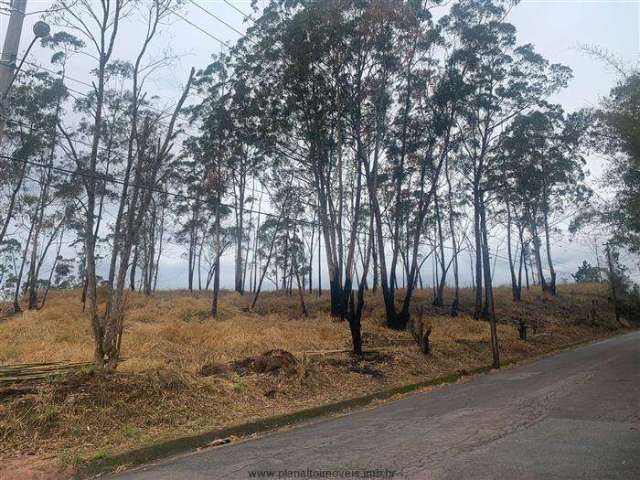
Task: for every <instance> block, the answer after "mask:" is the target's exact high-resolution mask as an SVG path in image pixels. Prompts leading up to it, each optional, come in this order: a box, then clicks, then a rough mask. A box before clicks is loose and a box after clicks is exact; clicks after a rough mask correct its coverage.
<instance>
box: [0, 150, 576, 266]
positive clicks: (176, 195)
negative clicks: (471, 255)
mask: <svg viewBox="0 0 640 480" xmlns="http://www.w3.org/2000/svg"><path fill="white" fill-rule="evenodd" d="M0 158H4V159H7V160H10V161H14V162H21V163H26V164H28V165H32V166H36V167H41V168H50V169H52V170H55V171H57V172H60V173H64V174H67V175H72V176H74V175H79V176H82V177H85V178H93V179H96V180H100V181H103V182H108V183H113V184H118V185H125V183H126V182H125V181H124V180H121V179H118V178H115V177H112V176H107V175H99V174H93V173H90V172H82V171H78V170H70V169H67V168H63V167H56V166H54V165H51V164H45V163H40V162H34V161H31V160H26V159H19V158H15V157H11V156H8V155H1V154H0ZM293 178H295V177H293ZM293 178H292V179H293ZM128 185H129V186H131V187H134V186H135V187H137V188H140V189H142V190H147V191H151V192H154V193H159V194H162V195H168V196H171V197H174V198H178V199H182V200H189V201H193V202H195V203H196V204H197V205H198V204H199V205H206V204H208V203H209V202H206V201H204V200H202V199H200V198H197V197H193V196H190V195H183V194H181V193H174V192H169V191H168V190H164V189H161V188H158V187H151V186H148V185H144V184H140V183H135V182H129V183H128ZM220 205H221V206H223V207H226V208H229V209H232V210H236V211H237V210H238V209H239V208H240V209H242V210H243V211H244V212H248V213H252V214H257V215H258V216H259V215H264V216H266V217H270V218H276V219H278V220H279V221H283V220H287V221H290V222H292V223H297V224H304V225H306V226H311V227H321V226H322V224H321V223H318V222H312V221H309V220H303V219H298V218H291V217H285V216H282V215H276V214H274V213H268V212H264V211H261V210H255V209H252V208H247V207H244V206H241V207H237V206H236V205H232V204H227V203H222V202H220ZM338 230H340V231H341V232H342V233H351V232H350V230H348V229H346V228H340V229H338ZM358 234H359V235H364V236H371V233H370V232H368V231H361V232H358ZM383 238H384V239H385V240H394V238H393V237H389V236H383ZM420 245H423V246H428V247H431V248H436V247H439V245H438V244H434V243H430V242H420ZM442 247H443V248H446V249H447V250H453V247H451V246H449V245H443V246H442ZM472 249H473V250H474V251H475V249H474V248H473V247H472ZM461 251H462V250H461V249H459V250H458V253H460V252H461ZM488 253H489V256H490V257H494V258H497V259H500V260H504V261H506V262H509V259H508V258H507V257H504V256H502V255H498V254H497V253H492V252H488ZM559 263H560V264H561V265H562V264H563V263H562V262H559ZM556 271H557V272H558V273H565V274H567V273H570V272H566V271H562V270H556Z"/></svg>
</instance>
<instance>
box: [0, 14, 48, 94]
mask: <svg viewBox="0 0 640 480" xmlns="http://www.w3.org/2000/svg"><path fill="white" fill-rule="evenodd" d="M49 33H51V27H49V24H48V23H47V22H43V21H37V22H36V23H35V24H34V25H33V40H31V43H30V44H29V46H28V47H27V50H26V51H25V52H24V56H23V57H22V60H20V65H18V67H17V68H16V69H15V71H14V72H13V76H12V77H11V80H10V81H9V85H7V88H6V89H5V91H4V93H3V94H2V102H3V103H4V100H5V99H6V98H7V95H9V92H10V91H11V87H12V86H13V82H14V81H15V79H16V77H17V76H18V73H20V69H21V68H22V65H24V61H25V60H26V59H27V57H28V56H29V52H31V49H32V48H33V45H34V44H35V43H36V42H37V41H38V39H39V38H47V37H48V36H49Z"/></svg>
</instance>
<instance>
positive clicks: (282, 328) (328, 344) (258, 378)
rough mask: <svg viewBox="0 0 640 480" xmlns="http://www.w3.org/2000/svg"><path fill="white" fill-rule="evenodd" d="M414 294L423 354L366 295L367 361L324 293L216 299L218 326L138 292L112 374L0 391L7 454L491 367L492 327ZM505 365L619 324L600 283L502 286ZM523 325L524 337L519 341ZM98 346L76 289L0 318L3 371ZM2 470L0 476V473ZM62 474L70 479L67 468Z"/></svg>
mask: <svg viewBox="0 0 640 480" xmlns="http://www.w3.org/2000/svg"><path fill="white" fill-rule="evenodd" d="M431 295H432V293H431V291H429V290H425V291H420V292H419V293H418V298H417V301H416V306H417V308H419V306H420V304H423V305H424V308H425V321H426V322H428V323H430V325H431V327H432V332H433V333H432V335H431V345H432V353H431V354H430V355H428V356H424V355H423V354H422V353H421V352H420V350H419V348H418V347H417V345H416V344H415V342H414V341H413V339H412V337H411V335H410V334H409V333H408V332H395V331H392V330H389V329H387V328H385V326H384V324H383V320H384V318H383V317H384V309H383V306H382V301H381V298H379V297H378V296H377V295H374V294H372V293H369V294H368V296H367V307H366V312H365V318H364V320H363V337H364V349H365V351H366V352H367V353H366V355H365V356H364V357H363V358H354V357H352V356H351V355H350V354H349V353H348V350H349V347H350V335H349V329H348V327H347V325H346V324H345V323H343V322H338V321H335V320H334V319H332V318H331V316H330V315H329V313H328V310H329V305H328V298H326V295H325V296H323V297H322V298H319V299H318V298H317V297H316V296H315V295H311V294H309V295H308V297H307V304H308V308H309V311H310V316H309V318H304V317H302V316H301V315H300V313H299V308H298V303H297V297H296V296H295V295H294V296H288V295H286V294H282V293H266V294H265V295H264V297H262V298H261V300H260V302H259V304H258V307H257V308H256V310H255V311H253V312H250V311H249V309H248V308H247V307H248V305H249V303H250V299H249V298H246V297H241V296H239V295H237V294H233V293H225V294H223V295H222V298H221V315H220V319H219V320H213V319H211V318H209V316H208V311H209V298H208V295H207V294H206V293H200V294H196V293H188V292H162V293H159V294H158V295H156V296H155V297H152V298H147V297H145V296H143V295H141V294H138V293H131V294H130V295H129V297H128V300H127V317H126V326H125V335H124V339H123V357H124V359H123V361H122V363H121V365H120V366H119V368H118V371H117V373H115V374H112V375H108V376H107V375H102V374H96V373H94V372H93V371H92V369H91V368H90V367H82V368H80V369H78V370H77V373H73V374H70V375H65V376H64V377H60V378H53V379H50V380H47V381H39V382H31V383H28V382H27V383H26V384H25V383H21V384H19V385H17V384H16V385H9V384H8V383H5V384H4V386H3V384H2V383H0V456H2V457H5V458H9V457H11V458H16V457H19V456H22V455H27V454H35V455H36V456H38V457H39V458H42V457H43V456H52V455H53V456H54V457H55V459H57V461H61V462H62V463H64V464H66V465H69V464H71V465H73V464H76V463H78V462H83V461H85V460H87V459H90V458H94V457H96V456H100V455H105V454H112V453H115V452H120V451H124V450H127V449H130V448H133V447H139V446H141V445H146V444H152V443H154V442H157V441H159V440H165V439H170V438H177V437H180V436H184V435H192V434H195V433H198V432H204V431H208V430H212V429H216V428H219V427H223V426H230V425H235V424H240V423H243V422H247V421H252V420H257V419H260V418H265V417H269V416H273V415H277V414H283V413H290V412H294V411H297V410H301V409H304V408H307V407H311V406H318V405H322V404H326V403H330V402H334V401H339V400H344V399H348V398H353V397H358V396H362V395H365V394H368V393H372V392H376V391H380V390H385V389H388V388H391V387H395V386H400V385H405V384H410V383H416V382H420V381H424V380H427V379H430V378H438V377H442V376H445V375H448V374H451V373H458V372H461V371H469V370H471V369H474V368H478V367H482V366H486V365H489V364H490V363H491V362H490V360H491V352H490V345H489V324H488V323H487V322H484V321H475V320H473V319H472V318H471V317H470V316H469V311H468V310H465V309H470V308H471V305H472V292H471V291H467V290H465V291H463V293H462V304H463V311H462V312H461V314H460V315H459V316H458V317H456V318H451V317H450V316H449V315H448V309H447V308H442V309H436V308H435V307H431V306H430V298H431ZM496 298H497V301H496V306H497V312H496V313H497V316H498V318H499V320H500V322H501V324H500V325H499V339H500V349H501V354H502V359H503V361H515V360H519V359H524V358H527V357H532V356H536V355H540V354H544V353H547V352H550V351H553V350H556V349H559V348H562V347H563V346H567V345H570V344H574V343H576V342H581V341H588V340H591V339H596V338H600V337H603V336H606V335H610V334H613V333H615V332H616V331H618V330H619V329H620V328H621V327H620V326H619V325H617V324H616V323H615V319H614V315H613V310H612V306H611V305H610V303H609V302H608V301H607V289H606V285H600V284H598V285H564V286H561V288H560V292H559V296H558V297H555V298H553V297H549V296H547V295H543V294H542V293H540V292H539V291H538V290H537V289H536V290H533V289H532V290H531V291H529V292H525V295H524V299H523V301H522V302H521V303H519V304H516V303H513V302H512V301H511V300H510V291H509V289H502V288H499V289H497V290H496ZM520 320H524V321H526V322H527V323H528V324H529V326H530V338H529V340H528V341H526V342H525V341H522V340H520V339H519V337H518V330H517V324H518V322H519V321H520ZM92 342H93V340H92V337H91V331H90V328H89V324H88V322H87V320H86V318H85V317H84V315H83V313H82V305H81V303H80V301H79V292H77V291H67V292H58V293H55V294H53V295H52V296H51V298H50V300H49V303H48V305H47V306H46V307H45V308H44V309H43V310H41V311H36V312H26V313H24V314H22V315H20V316H14V317H11V318H7V319H5V320H3V321H1V322H0V375H1V373H2V370H1V369H2V366H5V367H6V366H7V365H14V364H30V363H42V362H72V363H81V362H90V361H91V359H92V355H93V346H92V345H93V343H92ZM0 468H1V467H0ZM67 471H68V470H67Z"/></svg>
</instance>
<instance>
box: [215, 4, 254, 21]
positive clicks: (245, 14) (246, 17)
mask: <svg viewBox="0 0 640 480" xmlns="http://www.w3.org/2000/svg"><path fill="white" fill-rule="evenodd" d="M222 1H223V2H224V3H226V4H227V5H229V6H230V7H231V8H233V9H234V10H235V11H236V12H238V13H239V14H240V15H242V16H243V17H244V18H245V19H247V20H251V21H252V22H255V20H254V19H253V17H252V16H251V15H249V14H248V13H245V12H243V11H242V10H240V9H239V8H238V7H236V6H235V5H234V4H233V3H231V2H229V0H222Z"/></svg>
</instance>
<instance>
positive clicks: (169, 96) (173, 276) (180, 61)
mask: <svg viewBox="0 0 640 480" xmlns="http://www.w3.org/2000/svg"><path fill="white" fill-rule="evenodd" d="M230 2H231V3H233V5H235V6H236V7H237V8H238V9H240V10H242V11H244V12H247V13H249V12H250V8H251V6H250V2H249V1H237V0H230ZM186 3H187V5H186V6H185V7H184V8H183V10H182V15H183V16H184V17H185V18H187V19H188V20H189V21H191V22H192V23H193V24H195V25H197V26H198V27H200V28H201V29H203V30H205V31H206V32H209V33H210V34H211V35H213V36H215V37H217V38H219V39H221V40H223V41H228V42H231V43H232V42H234V41H235V40H237V39H238V38H239V34H238V33H236V32H234V31H233V30H232V29H230V28H228V27H226V26H225V25H223V24H222V23H221V22H219V21H218V20H216V19H214V18H213V17H211V16H209V15H207V14H206V13H205V12H204V11H202V10H201V9H199V8H197V7H196V6H194V5H193V4H189V2H188V1H187V2H186ZM639 3H640V2H639V1H638V0H577V1H576V0H523V1H522V2H521V3H520V5H518V6H517V7H515V8H514V9H513V10H512V11H511V12H510V14H509V17H508V21H510V22H511V23H513V24H514V25H515V26H516V28H517V31H518V39H519V42H520V43H533V44H534V45H535V47H536V49H537V50H538V51H539V52H540V53H541V54H542V55H543V56H545V57H546V58H547V59H549V60H550V61H551V62H553V63H562V64H565V65H568V66H569V67H571V68H572V69H573V73H574V79H573V80H572V81H571V83H570V84H569V87H568V88H567V89H566V90H564V91H562V92H561V93H560V94H558V95H556V97H555V98H554V99H553V100H554V101H555V102H557V103H560V104H562V105H563V106H564V108H565V109H566V110H569V111H572V110H576V109H579V108H582V107H587V106H595V105H597V104H598V101H599V99H600V98H601V97H602V96H604V95H607V94H608V92H609V91H610V89H611V87H612V86H613V85H614V84H615V82H616V76H615V74H614V72H612V71H609V70H607V68H606V67H605V66H604V65H603V64H601V63H600V62H598V61H597V60H595V59H594V58H592V57H590V56H587V55H585V54H584V53H582V52H581V51H580V50H579V46H580V45H583V44H588V45H597V46H599V47H601V48H604V49H606V50H608V51H610V52H611V53H613V54H615V55H616V56H618V57H620V58H621V59H622V60H623V61H624V62H626V63H627V64H631V63H637V61H638V54H639V50H640V49H639V46H640V31H639V24H640V8H639ZM51 4H52V2H51V1H48V0H28V7H27V12H37V11H41V10H46V9H47V8H50V6H51ZM198 4H199V5H201V6H202V7H203V8H205V9H206V10H208V11H210V12H211V13H213V14H214V15H216V16H218V17H219V18H220V19H222V20H224V21H225V22H227V23H229V24H230V25H232V26H233V27H234V28H235V29H237V30H240V31H241V32H244V30H245V28H246V26H247V23H246V22H243V17H242V14H241V13H239V12H238V11H236V10H235V9H233V8H232V7H231V6H229V5H227V4H226V3H225V2H223V1H222V0H204V1H199V2H198ZM39 17H40V15H39V14H31V15H28V16H27V19H26V22H25V26H24V30H23V35H22V40H21V49H20V51H23V50H24V49H25V48H26V45H27V44H28V42H29V41H30V40H31V38H32V33H31V28H32V26H33V23H34V22H35V21H37V20H38V19H39ZM7 19H8V17H7V16H4V15H2V16H0V38H4V33H5V29H6V23H7ZM140 26H141V19H140V18H139V17H137V16H136V15H133V16H132V18H130V19H129V20H128V21H127V22H126V23H125V25H124V26H123V27H122V32H121V34H120V36H119V41H118V44H117V46H116V52H115V56H116V57H119V58H123V59H127V60H129V59H131V58H132V57H133V55H134V54H135V52H136V48H137V46H138V45H139V40H140V39H141V35H142V34H143V32H142V29H141V28H140ZM56 29H57V27H56V26H55V25H52V30H53V31H56ZM223 48H224V47H222V46H221V45H220V44H219V43H218V42H217V41H215V40H213V39H212V38H211V37H210V36H208V35H206V34H205V33H203V32H202V31H199V30H198V29H197V28H196V27H194V26H192V25H190V24H188V23H187V22H186V21H185V20H183V19H181V18H178V17H177V16H173V17H172V18H171V19H170V20H169V21H167V23H166V25H164V26H163V28H162V34H161V36H160V38H159V39H158V40H157V41H156V42H155V46H154V49H153V50H152V52H151V58H161V57H162V56H164V55H167V54H168V53H169V54H171V55H173V56H175V60H174V61H173V63H172V65H171V67H170V68H165V69H163V70H161V71H159V72H157V73H156V74H155V75H154V77H153V79H152V82H153V83H152V85H153V89H154V90H155V93H156V94H157V95H158V97H159V100H158V102H159V104H160V105H165V106H170V105H173V104H175V102H176V101H177V99H178V97H179V94H180V90H181V87H182V85H184V83H185V81H186V78H187V75H188V71H189V69H190V68H191V67H192V66H195V67H196V68H202V67H204V66H206V65H207V63H208V61H209V59H210V56H211V54H212V53H214V52H216V53H217V52H219V51H220V50H221V49H223ZM29 60H30V61H34V62H38V63H42V64H43V65H48V52H43V51H42V50H41V49H40V48H39V47H37V46H36V47H35V48H34V50H33V53H32V55H31V56H30V58H29ZM89 68H92V66H91V65H90V64H89V63H87V58H86V57H82V56H77V58H76V59H75V60H73V61H72V63H71V64H70V66H69V69H68V74H69V75H70V76H72V77H74V78H76V79H78V80H81V81H89V82H90V81H91V80H90V76H89ZM69 86H70V87H72V88H74V89H76V90H79V91H85V92H86V91H88V89H89V88H88V87H87V86H86V85H83V84H81V83H74V82H69ZM589 170H590V171H591V172H592V178H593V179H594V185H595V179H596V178H597V177H598V176H599V175H600V174H601V172H602V160H601V159H599V158H597V157H593V158H590V159H589ZM603 194H606V192H603ZM501 236H502V235H500V237H501ZM602 240H604V237H603V238H602ZM555 245H556V246H555V250H554V252H553V254H554V258H555V259H556V261H557V270H558V271H559V276H560V277H568V276H569V273H571V272H574V271H575V270H576V267H577V265H578V263H581V261H582V260H583V259H587V260H589V261H592V262H593V263H594V264H595V260H594V254H593V247H592V246H591V245H590V244H589V242H588V241H586V240H585V239H577V240H574V241H572V242H571V241H570V238H569V237H568V235H564V236H562V238H559V239H558V240H557V241H556V243H555ZM503 248H504V246H503ZM181 254H182V250H181V249H180V248H178V247H176V246H168V248H167V250H166V255H165V256H164V258H163V261H162V266H161V270H160V280H161V286H162V287H164V288H178V287H184V286H186V277H187V274H186V261H185V259H184V258H182V257H181ZM232 262H233V260H232V258H231V257H229V258H225V259H224V260H223V269H222V280H223V281H222V285H223V287H228V286H231V285H232V283H233V263H232ZM463 265H466V262H464V259H463ZM495 275H496V279H495V281H496V283H498V284H499V283H504V282H506V281H507V266H506V265H505V263H504V262H503V261H502V260H500V259H498V261H497V263H496V273H495ZM468 278H469V277H468V273H466V272H465V273H464V274H463V281H465V282H466V281H467V279H468Z"/></svg>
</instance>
